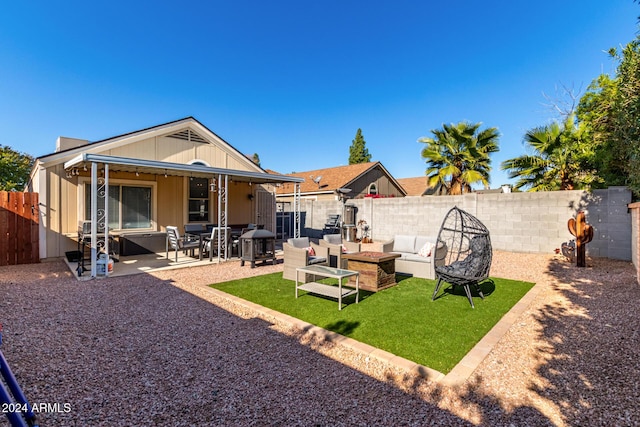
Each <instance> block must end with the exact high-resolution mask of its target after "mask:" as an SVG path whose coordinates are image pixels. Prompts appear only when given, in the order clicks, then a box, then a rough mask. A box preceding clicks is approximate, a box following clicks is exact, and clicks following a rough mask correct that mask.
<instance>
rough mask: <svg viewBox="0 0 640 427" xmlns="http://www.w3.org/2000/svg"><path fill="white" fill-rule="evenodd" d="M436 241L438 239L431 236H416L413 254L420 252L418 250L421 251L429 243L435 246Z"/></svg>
mask: <svg viewBox="0 0 640 427" xmlns="http://www.w3.org/2000/svg"><path fill="white" fill-rule="evenodd" d="M436 240H438V239H437V238H436V237H432V236H416V242H415V245H414V246H413V253H414V254H417V253H418V252H420V249H422V247H423V246H424V244H425V243H427V242H431V243H434V244H435V243H436Z"/></svg>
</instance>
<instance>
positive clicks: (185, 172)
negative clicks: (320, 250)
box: [64, 153, 304, 277]
mask: <svg viewBox="0 0 640 427" xmlns="http://www.w3.org/2000/svg"><path fill="white" fill-rule="evenodd" d="M101 167H102V168H103V169H104V182H103V183H101V184H100V185H101V186H102V187H103V188H109V171H110V170H111V171H122V172H138V173H149V174H155V175H173V176H187V177H195V178H209V179H216V180H217V182H218V183H219V186H220V188H219V189H218V227H225V226H226V223H227V222H226V220H227V199H226V196H227V194H228V185H229V179H231V180H233V181H236V182H250V183H256V184H274V185H277V184H282V183H293V184H294V186H295V189H296V190H295V194H296V197H295V198H294V212H295V218H294V236H295V237H300V183H302V182H304V179H303V178H298V177H292V176H287V175H278V174H270V173H263V172H251V171H243V170H236V169H223V168H214V167H209V166H204V165H200V164H182V163H172V162H162V161H156V160H145V159H136V158H130V157H117V156H107V155H102V154H91V153H82V154H79V155H78V156H76V157H74V158H73V159H71V160H69V161H67V162H65V164H64V169H65V170H67V171H73V170H74V169H76V170H77V169H81V168H87V169H88V168H91V277H96V272H97V259H98V253H97V246H96V245H97V237H98V225H97V224H98V221H100V222H101V223H102V222H104V223H105V224H108V223H109V218H108V209H105V212H104V216H102V217H100V218H99V217H98V212H97V206H98V197H105V195H104V193H105V192H104V191H102V192H99V188H98V185H99V184H98V181H99V179H98V169H99V168H101ZM100 193H102V196H101V195H100ZM225 230H226V227H225ZM104 233H105V236H104V237H105V245H107V246H106V247H105V251H106V252H107V253H109V248H108V244H109V238H108V233H109V231H108V227H104ZM107 274H108V272H107Z"/></svg>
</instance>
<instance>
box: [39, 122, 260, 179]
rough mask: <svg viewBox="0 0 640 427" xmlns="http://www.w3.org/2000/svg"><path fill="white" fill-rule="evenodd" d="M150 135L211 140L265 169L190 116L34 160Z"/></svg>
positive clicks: (50, 160)
mask: <svg viewBox="0 0 640 427" xmlns="http://www.w3.org/2000/svg"><path fill="white" fill-rule="evenodd" d="M154 136H166V137H169V138H175V139H182V140H186V141H192V142H194V143H201V144H214V145H216V146H217V147H219V148H220V149H222V150H224V151H225V152H227V153H228V154H229V155H230V156H232V157H233V158H234V159H236V160H238V161H239V162H241V163H243V164H245V165H247V167H248V168H250V169H254V170H255V171H256V172H262V173H266V172H265V170H264V169H262V168H261V167H260V166H258V165H256V164H255V163H254V162H253V161H252V160H251V159H249V158H247V157H246V156H245V155H244V154H242V153H241V152H240V151H238V150H237V149H236V148H235V147H233V146H232V145H231V144H229V143H228V142H227V141H225V140H224V139H222V138H220V137H219V136H218V135H216V134H215V133H214V132H212V131H211V130H210V129H209V128H207V127H206V126H205V125H203V124H202V123H200V122H199V121H198V120H196V119H195V118H194V117H192V116H189V117H185V118H183V119H179V120H174V121H172V122H168V123H164V124H161V125H156V126H152V127H148V128H145V129H141V130H137V131H134V132H128V133H125V134H122V135H117V136H112V137H110V138H107V139H102V140H99V141H94V142H89V143H88V144H84V145H79V146H76V147H71V148H68V149H63V150H60V151H57V152H54V153H51V154H47V155H44V156H41V157H38V158H37V159H36V162H35V163H36V164H37V165H42V166H48V165H50V164H58V163H64V162H67V161H69V160H70V159H72V158H74V157H76V156H77V155H78V154H82V153H88V154H96V155H99V154H103V153H104V152H105V151H106V150H109V149H112V148H117V147H120V146H124V145H128V144H133V143H136V142H138V141H141V140H145V139H148V138H152V137H154Z"/></svg>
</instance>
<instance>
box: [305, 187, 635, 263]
mask: <svg viewBox="0 0 640 427" xmlns="http://www.w3.org/2000/svg"><path fill="white" fill-rule="evenodd" d="M630 202H631V192H630V191H629V190H628V189H627V188H625V187H611V188H609V189H605V190H594V191H593V192H587V191H580V190H576V191H554V192H539V193H499V194H478V193H472V194H465V195H462V196H423V197H415V196H412V197H397V198H380V199H372V198H366V199H355V200H349V201H347V204H351V205H354V206H356V208H357V213H356V221H358V220H361V219H364V220H366V221H367V224H368V225H369V226H370V228H371V230H370V235H371V237H372V238H373V239H374V241H376V242H383V241H387V240H389V239H391V238H393V236H394V235H396V234H418V235H425V236H436V235H437V234H438V232H439V230H440V225H441V223H442V220H443V219H444V216H445V215H446V213H447V212H448V211H449V209H451V208H452V207H453V206H458V207H459V208H461V209H463V210H465V211H467V212H469V213H471V214H472V215H474V216H476V217H477V218H478V219H480V221H482V222H483V223H484V224H485V225H486V226H487V228H488V229H489V231H490V232H491V242H492V245H493V248H494V249H498V250H505V251H511V252H531V253H553V251H554V250H555V249H556V248H560V247H561V245H562V243H563V242H567V241H569V240H571V239H573V236H572V235H571V234H570V233H569V231H568V228H567V222H568V220H569V218H572V217H575V215H576V214H577V212H578V211H581V210H582V211H584V212H585V215H586V219H587V222H588V223H589V224H590V225H591V226H593V227H594V238H593V241H592V242H590V243H589V244H588V245H587V254H588V255H589V256H593V257H607V258H613V259H622V260H631V254H632V246H631V241H632V239H631V234H632V229H631V214H630V213H629V212H628V209H627V205H628V204H629V203H630ZM301 211H302V219H303V220H304V223H303V224H302V230H303V233H306V235H308V236H311V237H317V236H318V235H321V233H322V228H323V226H324V221H325V220H326V217H327V215H328V214H336V213H341V205H340V204H339V203H337V202H323V201H316V202H313V203H308V202H306V201H304V200H303V202H302V209H301Z"/></svg>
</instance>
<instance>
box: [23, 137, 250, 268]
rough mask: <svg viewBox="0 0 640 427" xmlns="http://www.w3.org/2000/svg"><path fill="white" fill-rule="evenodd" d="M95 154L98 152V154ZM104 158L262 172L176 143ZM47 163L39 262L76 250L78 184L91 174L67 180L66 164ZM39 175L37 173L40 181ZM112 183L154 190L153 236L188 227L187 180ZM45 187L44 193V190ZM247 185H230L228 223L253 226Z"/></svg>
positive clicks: (234, 157)
mask: <svg viewBox="0 0 640 427" xmlns="http://www.w3.org/2000/svg"><path fill="white" fill-rule="evenodd" d="M94 153H95V151H94ZM100 154H105V155H111V156H119V157H131V158H138V159H145V160H158V161H167V162H174V163H183V164H187V163H191V162H193V161H195V160H198V161H203V162H205V163H207V164H208V165H209V166H211V167H219V168H225V169H235V170H251V171H259V170H260V169H259V168H258V167H255V168H254V167H252V166H251V164H249V163H248V162H247V161H246V159H244V158H242V156H241V155H238V154H237V153H235V152H234V151H233V150H231V149H227V147H226V146H218V145H214V144H206V143H202V142H190V141H184V140H181V139H177V138H168V137H152V138H146V139H141V140H138V141H136V142H134V143H130V144H123V145H120V146H118V145H117V144H114V146H113V147H111V148H109V146H107V147H105V149H104V150H103V151H100ZM66 160H68V159H65V160H60V161H59V163H57V164H49V165H47V166H46V167H44V168H43V169H44V172H43V173H44V176H45V179H44V180H37V181H35V182H36V184H34V185H33V187H34V188H35V187H37V188H38V191H39V193H40V194H44V198H42V199H41V205H42V206H41V236H42V241H43V243H44V244H41V253H40V255H41V258H42V259H47V258H56V257H62V256H64V253H65V252H67V251H72V250H76V249H77V240H76V239H77V230H78V221H79V220H81V219H84V218H83V217H84V212H82V210H83V209H82V205H83V203H84V201H83V200H82V198H83V197H84V196H83V193H82V192H81V191H80V190H79V189H80V187H79V185H80V184H81V183H82V182H85V180H90V175H91V171H90V170H88V171H84V170H80V171H79V173H80V175H76V176H73V177H71V178H68V177H67V173H66V171H65V170H64V161H66ZM39 174H40V172H37V173H36V176H39ZM109 181H110V183H115V182H118V181H126V182H129V183H131V182H135V181H141V182H144V183H150V184H152V185H153V186H154V188H155V190H154V192H153V197H155V198H156V209H155V218H154V220H155V223H154V227H153V228H154V230H153V231H164V230H165V229H166V226H167V225H177V226H178V227H179V228H182V226H183V225H184V224H185V223H187V222H188V221H187V218H188V214H187V211H188V177H179V176H167V177H166V178H165V177H164V175H154V174H144V173H141V174H139V176H136V174H135V173H128V172H117V171H111V172H110V173H109ZM43 187H44V188H43ZM254 190H255V189H254V188H252V187H251V186H250V185H249V184H248V183H241V182H230V183H229V192H228V195H227V205H228V216H227V223H228V224H247V223H251V222H255V221H254V217H255V213H254V210H255V209H254V206H253V201H252V200H251V199H250V198H249V197H248V195H249V194H252V191H254ZM217 210H218V193H211V197H210V207H209V212H210V215H211V218H210V221H209V222H211V223H215V222H217Z"/></svg>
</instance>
